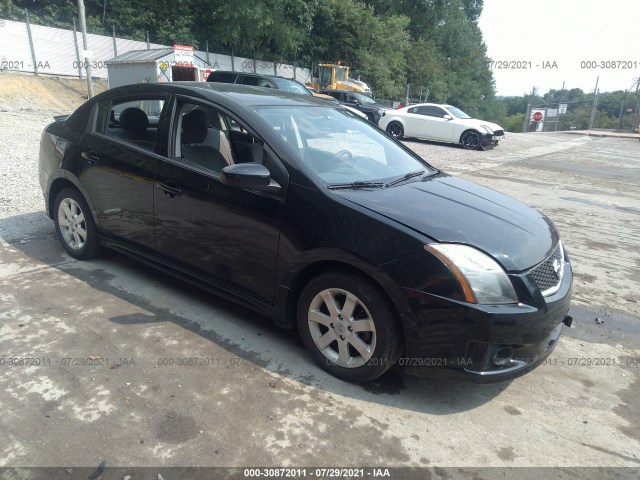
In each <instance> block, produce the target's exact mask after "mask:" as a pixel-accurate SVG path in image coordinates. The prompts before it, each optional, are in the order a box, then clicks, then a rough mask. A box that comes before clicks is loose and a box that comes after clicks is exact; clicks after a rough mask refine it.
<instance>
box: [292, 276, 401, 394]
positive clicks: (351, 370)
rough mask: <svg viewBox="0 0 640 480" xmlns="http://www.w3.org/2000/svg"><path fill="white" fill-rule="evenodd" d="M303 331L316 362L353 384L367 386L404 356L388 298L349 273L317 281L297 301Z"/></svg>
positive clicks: (299, 323)
mask: <svg viewBox="0 0 640 480" xmlns="http://www.w3.org/2000/svg"><path fill="white" fill-rule="evenodd" d="M297 314H298V315H297V318H298V329H299V332H300V336H301V338H302V341H303V343H304V345H305V347H306V348H307V350H309V352H310V353H311V356H312V357H313V359H314V360H315V362H316V363H317V364H318V365H319V366H320V367H321V368H322V369H324V370H326V371H327V372H329V373H330V374H332V375H334V376H336V377H338V378H341V379H342V380H346V381H349V382H356V383H362V382H368V381H371V380H373V379H375V378H377V377H379V376H380V375H382V374H383V373H384V372H386V371H387V370H388V369H389V368H391V366H392V365H393V364H394V363H395V362H396V360H397V359H398V356H399V355H400V351H401V350H400V348H401V342H400V328H399V324H398V321H397V313H396V311H395V310H394V308H393V307H392V306H391V304H390V303H389V301H388V300H387V299H386V298H385V296H384V293H383V292H381V291H380V289H379V288H378V287H376V286H375V285H373V284H372V283H371V282H369V281H368V280H366V279H364V278H362V277H360V276H359V275H355V274H352V273H347V272H328V273H324V274H321V275H319V276H317V277H315V278H313V279H312V280H311V281H310V282H309V283H308V284H307V286H306V287H305V288H304V290H303V291H302V294H301V295H300V299H299V302H298V311H297Z"/></svg>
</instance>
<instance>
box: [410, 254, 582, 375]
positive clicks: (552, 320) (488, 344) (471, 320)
mask: <svg viewBox="0 0 640 480" xmlns="http://www.w3.org/2000/svg"><path fill="white" fill-rule="evenodd" d="M565 268H566V271H565V275H564V277H563V280H562V283H561V284H560V288H559V290H558V291H557V292H556V293H555V294H553V295H550V296H549V297H542V296H541V295H539V296H538V297H537V298H535V299H534V301H532V302H531V303H532V304H534V305H528V304H523V303H519V304H517V305H513V304H512V305H475V304H469V303H466V302H458V301H454V300H450V299H446V298H442V297H438V296H435V295H431V294H428V293H424V292H420V291H417V290H412V289H403V292H404V294H405V295H406V299H407V301H408V304H409V308H410V317H411V318H410V319H407V318H405V320H406V321H405V332H406V335H405V338H406V343H405V345H406V350H405V354H404V355H403V356H402V357H401V358H400V359H399V360H398V364H399V365H400V366H401V367H402V368H403V369H404V370H405V371H406V372H407V373H410V374H415V375H420V376H428V377H449V378H457V379H461V380H465V381H471V382H478V383H491V382H500V381H506V380H511V379H513V378H516V377H518V376H520V375H523V374H525V373H527V372H529V371H531V370H533V369H534V368H536V367H537V366H539V365H541V364H542V363H544V361H545V360H546V359H547V358H548V357H549V355H550V354H551V352H552V351H553V349H554V348H555V346H556V344H557V341H558V339H559V337H560V334H561V332H562V329H563V325H564V324H569V325H570V317H567V312H568V311H569V305H570V302H571V289H572V277H573V275H572V271H571V265H570V264H569V263H567V264H566V265H565Z"/></svg>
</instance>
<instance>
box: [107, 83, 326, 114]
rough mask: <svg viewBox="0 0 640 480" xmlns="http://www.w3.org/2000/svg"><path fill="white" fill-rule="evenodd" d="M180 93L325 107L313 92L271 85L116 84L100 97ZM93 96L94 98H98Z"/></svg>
mask: <svg viewBox="0 0 640 480" xmlns="http://www.w3.org/2000/svg"><path fill="white" fill-rule="evenodd" d="M163 93H164V94H168V93H173V94H183V95H190V96H195V97H199V98H202V99H207V100H211V101H215V102H216V103H218V104H220V105H222V106H225V107H228V108H231V109H233V108H234V107H239V106H240V107H241V106H268V105H273V106H305V105H308V106H325V107H326V106H327V101H326V100H322V99H318V98H315V97H314V96H313V95H300V94H299V93H290V92H287V91H285V90H278V89H274V88H264V87H256V86H250V85H237V84H233V83H217V82H171V83H139V84H134V85H125V86H122V87H116V88H113V89H110V90H107V91H106V92H104V93H101V94H100V95H99V96H98V97H102V96H118V95H129V94H131V95H141V94H152V95H153V94H163ZM98 97H96V98H98Z"/></svg>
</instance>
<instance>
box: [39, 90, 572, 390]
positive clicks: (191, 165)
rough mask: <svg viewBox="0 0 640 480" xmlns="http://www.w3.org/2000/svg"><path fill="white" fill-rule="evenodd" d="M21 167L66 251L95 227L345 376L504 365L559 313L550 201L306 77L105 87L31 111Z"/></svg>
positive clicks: (538, 347) (566, 282)
mask: <svg viewBox="0 0 640 480" xmlns="http://www.w3.org/2000/svg"><path fill="white" fill-rule="evenodd" d="M40 183H41V186H42V190H43V193H44V199H45V202H46V211H47V214H48V215H49V216H50V217H51V218H52V219H53V220H54V222H55V228H56V232H57V234H58V237H59V239H60V242H61V243H62V246H63V247H64V248H65V249H66V251H67V252H68V253H69V255H71V256H72V257H74V258H77V259H83V260H84V259H90V258H92V257H93V256H95V255H96V254H98V253H99V252H100V250H101V248H102V247H109V248H112V249H115V250H118V251H120V252H122V253H124V254H127V255H130V256H132V257H136V258H138V259H140V260H142V261H144V262H146V263H148V264H151V265H154V266H156V267H157V268H159V269H161V270H163V271H165V272H168V273H170V274H173V275H175V276H176V277H179V278H182V279H184V280H187V281H190V282H192V283H194V284H196V285H198V286H200V287H202V288H204V289H207V290H209V291H210V292H212V293H214V294H216V295H219V296H222V297H225V298H228V299H231V300H233V301H235V302H238V303H240V304H242V305H245V306H246V307H248V308H251V309H253V310H255V311H257V312H260V313H262V314H264V315H266V316H268V317H270V318H272V319H274V320H275V322H276V323H277V324H278V325H280V326H282V327H285V328H297V329H298V330H299V333H300V336H301V338H302V340H303V342H304V344H305V345H306V347H307V348H308V349H309V352H310V354H311V356H312V357H313V358H314V359H315V361H316V362H317V363H318V364H319V365H320V366H321V367H322V368H324V369H325V370H327V371H329V372H331V373H332V374H334V375H336V376H338V377H340V378H343V379H346V380H350V381H358V382H362V381H368V380H371V379H373V378H376V377H377V376H379V375H381V374H382V373H383V372H385V371H386V370H387V369H388V368H389V367H391V366H392V365H393V364H395V363H398V364H400V365H402V366H404V367H405V368H407V369H409V370H413V371H415V370H416V369H421V370H424V369H425V368H426V367H430V370H429V371H430V373H431V374H437V373H441V374H449V375H454V376H455V375H457V376H459V377H461V378H468V379H476V380H478V381H491V380H494V381H495V380H502V379H507V378H511V377H514V376H517V375H520V374H522V373H524V372H526V371H529V370H531V369H532V368H534V367H535V366H537V365H539V364H540V363H541V362H543V361H544V359H545V358H547V356H548V355H549V354H550V352H551V351H552V349H553V347H554V346H555V345H556V341H557V340H558V337H559V336H560V332H561V330H562V327H563V323H564V324H569V323H570V318H569V317H567V316H566V314H567V311H568V308H569V301H570V294H571V284H572V273H571V266H570V264H569V259H568V256H567V253H566V252H565V250H564V248H563V246H562V244H561V242H560V238H559V235H558V233H557V231H556V229H555V228H554V226H553V224H552V223H551V221H550V220H548V219H547V218H546V217H545V216H544V215H542V214H541V213H539V212H538V211H536V210H534V209H532V208H529V207H527V206H525V205H524V204H522V203H520V202H519V201H517V200H514V199H512V198H510V197H507V196H505V195H502V194H500V193H497V192H495V191H493V190H489V189H487V188H485V187H482V186H479V185H476V184H474V183H471V182H469V181H466V180H463V179H462V178H458V177H452V176H450V175H447V174H445V173H443V172H441V171H439V170H437V169H436V168H434V167H432V166H430V165H429V164H428V163H426V162H425V161H424V160H422V159H421V158H420V157H418V156H417V155H416V154H415V153H413V152H412V151H411V150H409V149H407V148H406V147H404V146H403V145H402V144H400V143H399V142H397V141H396V140H394V139H393V138H391V137H390V136H388V135H387V134H386V133H385V132H383V131H382V130H380V129H378V128H376V127H374V126H373V125H371V124H369V123H368V122H363V121H361V120H360V119H358V118H356V117H355V116H353V115H352V114H350V113H349V112H347V111H345V110H344V109H342V108H340V107H336V106H332V105H331V104H329V103H327V102H326V101H323V100H318V99H315V98H313V97H312V96H302V95H293V94H288V93H283V92H280V91H278V90H267V89H264V88H256V87H246V86H240V85H223V84H211V83H185V84H179V83H172V84H139V85H129V86H125V87H120V88H115V89H113V90H109V91H107V92H104V93H102V94H100V95H98V96H96V97H95V98H93V99H91V100H89V101H87V102H86V103H85V104H84V105H82V106H81V107H80V108H78V110H76V111H75V112H74V113H73V114H72V115H71V116H69V117H68V118H66V119H60V120H58V121H56V122H54V123H52V124H50V125H49V126H48V127H47V128H46V129H45V130H44V132H43V134H42V139H41V144H40Z"/></svg>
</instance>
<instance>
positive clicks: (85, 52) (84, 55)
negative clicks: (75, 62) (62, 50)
mask: <svg viewBox="0 0 640 480" xmlns="http://www.w3.org/2000/svg"><path fill="white" fill-rule="evenodd" d="M82 58H86V59H87V60H91V59H92V58H93V52H92V51H91V50H82Z"/></svg>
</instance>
